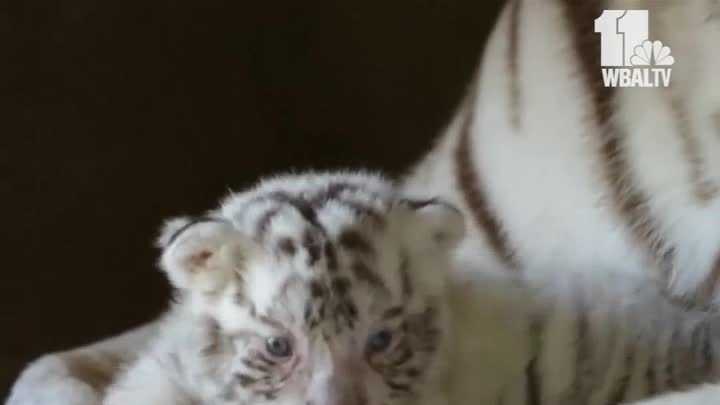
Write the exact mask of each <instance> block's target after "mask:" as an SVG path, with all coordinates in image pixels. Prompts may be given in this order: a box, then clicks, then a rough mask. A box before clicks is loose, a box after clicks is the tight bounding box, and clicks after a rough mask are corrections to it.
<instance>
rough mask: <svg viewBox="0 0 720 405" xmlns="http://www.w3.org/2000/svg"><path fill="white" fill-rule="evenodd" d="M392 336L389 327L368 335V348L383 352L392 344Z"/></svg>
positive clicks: (371, 350)
mask: <svg viewBox="0 0 720 405" xmlns="http://www.w3.org/2000/svg"><path fill="white" fill-rule="evenodd" d="M392 337H393V335H392V332H390V331H389V330H387V329H383V330H381V331H378V332H375V333H373V334H372V335H370V336H369V337H368V340H367V349H368V350H369V351H370V352H372V353H379V352H382V351H384V350H385V349H387V348H388V346H390V343H391V342H392Z"/></svg>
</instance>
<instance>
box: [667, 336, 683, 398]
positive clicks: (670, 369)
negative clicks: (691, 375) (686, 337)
mask: <svg viewBox="0 0 720 405" xmlns="http://www.w3.org/2000/svg"><path fill="white" fill-rule="evenodd" d="M681 337H682V336H681V333H680V330H679V329H677V327H676V329H675V330H674V331H673V334H672V336H671V337H670V343H669V344H668V350H667V354H666V355H665V390H667V391H672V390H677V389H679V388H680V386H681V384H680V383H679V382H678V381H677V380H676V378H675V368H676V367H675V352H676V350H678V348H679V347H680V344H681V343H682V342H681Z"/></svg>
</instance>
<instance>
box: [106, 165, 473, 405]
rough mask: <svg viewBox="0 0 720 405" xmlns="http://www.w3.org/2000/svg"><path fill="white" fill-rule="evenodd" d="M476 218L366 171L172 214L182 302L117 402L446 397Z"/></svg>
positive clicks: (167, 232)
mask: <svg viewBox="0 0 720 405" xmlns="http://www.w3.org/2000/svg"><path fill="white" fill-rule="evenodd" d="M462 225H463V224H462V218H461V216H460V214H459V213H458V212H457V211H456V210H455V209H454V208H452V207H450V206H449V205H445V204H443V203H439V202H436V201H432V200H429V201H419V200H406V199H402V198H401V197H400V196H399V195H397V193H396V192H395V190H394V188H393V187H392V186H391V185H390V184H389V183H387V182H385V181H384V180H382V179H381V178H379V177H376V176H371V175H365V174H338V175H332V174H329V175H305V176H289V177H280V178H275V179H272V180H268V181H264V182H262V183H261V184H260V185H259V186H258V187H256V188H255V189H252V190H250V191H247V192H244V193H240V194H236V195H233V196H231V197H229V198H228V199H227V200H225V202H224V203H223V204H222V206H221V208H220V209H218V210H216V211H212V212H211V213H210V214H208V215H207V216H206V217H203V218H200V219H195V220H189V219H178V220H173V221H170V222H168V223H167V225H166V227H165V229H164V231H163V232H162V236H161V237H160V246H161V248H162V249H163V253H162V258H161V261H160V263H161V267H162V269H163V270H164V271H165V272H166V274H167V276H168V278H169V280H170V281H171V283H172V285H173V286H174V287H175V288H176V289H177V297H176V299H175V302H174V305H173V308H172V310H171V311H170V313H169V314H168V315H167V316H165V318H164V319H163V320H162V321H161V322H160V325H159V327H158V328H159V332H158V334H157V335H156V337H155V338H153V339H152V341H151V343H150V344H149V346H148V347H147V348H146V349H145V350H144V351H143V352H141V353H140V355H139V358H138V360H137V361H135V362H134V363H133V364H132V365H131V366H130V367H129V368H128V369H127V370H126V371H125V372H124V373H123V374H122V375H120V376H119V377H118V378H117V379H116V381H114V383H113V384H112V385H111V386H110V388H109V390H108V391H107V394H106V397H105V399H104V401H103V403H104V404H105V405H127V404H156V405H163V404H168V405H169V404H175V405H180V404H188V405H190V404H204V405H211V404H259V403H268V404H270V403H272V404H298V405H300V404H302V405H305V404H315V405H329V404H336V405H340V404H342V405H361V404H364V405H369V404H378V405H379V404H400V403H407V402H408V400H415V399H420V400H421V401H422V402H423V403H427V404H434V405H442V404H444V403H446V402H445V400H444V398H443V395H444V392H445V387H444V384H445V381H444V379H443V376H444V375H445V369H446V366H447V359H448V355H447V353H446V352H447V351H448V350H449V346H448V345H447V342H448V335H447V333H446V332H447V331H448V330H449V329H450V328H449V325H448V322H449V318H448V308H447V305H446V303H445V299H446V296H447V295H446V292H445V289H446V278H445V271H446V270H447V269H448V268H449V267H450V264H449V263H450V262H449V254H448V253H449V252H450V248H451V247H452V246H453V245H454V244H455V243H456V242H457V241H458V240H459V239H460V238H461V237H462V234H463V233H462V232H463V226H462Z"/></svg>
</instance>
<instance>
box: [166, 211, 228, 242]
mask: <svg viewBox="0 0 720 405" xmlns="http://www.w3.org/2000/svg"><path fill="white" fill-rule="evenodd" d="M206 222H227V221H225V220H224V219H220V218H213V217H198V218H195V219H192V220H191V221H190V222H188V223H187V224H185V225H183V226H181V227H180V229H178V230H177V231H175V232H173V234H172V236H170V238H168V241H167V243H166V244H165V246H166V247H167V246H170V245H172V244H173V242H175V240H177V238H178V237H179V236H180V234H182V233H183V232H185V231H187V230H188V229H189V228H190V227H192V226H194V225H197V224H202V223H206Z"/></svg>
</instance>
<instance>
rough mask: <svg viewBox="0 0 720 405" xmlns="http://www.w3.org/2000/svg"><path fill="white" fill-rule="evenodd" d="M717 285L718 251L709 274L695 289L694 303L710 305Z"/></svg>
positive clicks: (719, 256)
mask: <svg viewBox="0 0 720 405" xmlns="http://www.w3.org/2000/svg"><path fill="white" fill-rule="evenodd" d="M718 284H720V251H718V252H717V253H716V256H715V261H714V262H713V267H712V268H711V269H710V272H709V273H708V275H707V276H706V277H705V279H704V280H703V281H702V282H701V283H700V285H699V287H698V288H697V291H696V293H695V297H696V301H697V302H698V303H700V304H702V305H706V306H709V305H712V302H713V299H714V298H715V291H716V290H717V286H718Z"/></svg>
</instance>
